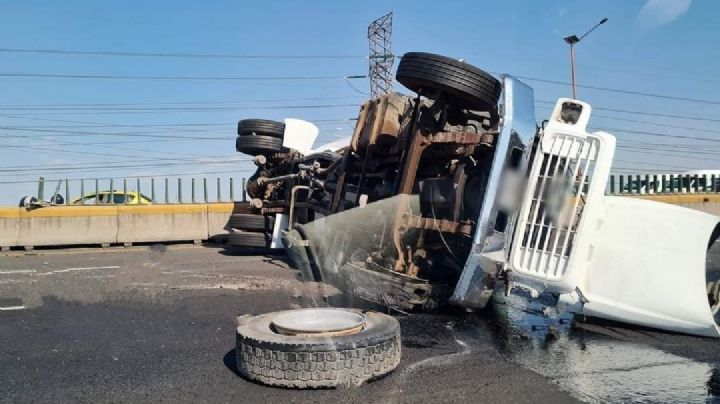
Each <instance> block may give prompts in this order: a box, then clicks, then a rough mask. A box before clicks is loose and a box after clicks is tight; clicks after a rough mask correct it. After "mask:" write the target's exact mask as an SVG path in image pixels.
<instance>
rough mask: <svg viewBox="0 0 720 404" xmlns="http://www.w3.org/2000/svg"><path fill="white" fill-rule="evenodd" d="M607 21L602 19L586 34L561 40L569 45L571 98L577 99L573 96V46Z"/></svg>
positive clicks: (574, 91) (574, 92)
mask: <svg viewBox="0 0 720 404" xmlns="http://www.w3.org/2000/svg"><path fill="white" fill-rule="evenodd" d="M607 21H608V19H607V18H603V19H602V20H600V22H599V23H597V24H595V25H594V26H593V27H592V28H590V29H589V30H588V31H587V32H586V33H584V34H582V35H580V37H578V36H577V35H570V36H566V37H565V38H563V40H564V41H565V43H567V44H568V45H570V79H571V82H572V94H573V98H577V97H576V95H575V94H576V90H575V44H577V43H578V42H580V41H581V40H582V39H583V38H585V37H586V36H588V34H589V33H591V32H593V31H594V30H595V28H597V27H599V26H600V25H602V24H605V23H606V22H607Z"/></svg>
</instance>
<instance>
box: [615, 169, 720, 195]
mask: <svg viewBox="0 0 720 404" xmlns="http://www.w3.org/2000/svg"><path fill="white" fill-rule="evenodd" d="M606 192H607V194H609V195H652V194H664V195H673V194H692V193H720V175H717V176H716V175H715V174H712V175H707V174H705V175H697V174H694V175H693V174H626V175H611V176H610V182H609V184H608V188H607V191H606Z"/></svg>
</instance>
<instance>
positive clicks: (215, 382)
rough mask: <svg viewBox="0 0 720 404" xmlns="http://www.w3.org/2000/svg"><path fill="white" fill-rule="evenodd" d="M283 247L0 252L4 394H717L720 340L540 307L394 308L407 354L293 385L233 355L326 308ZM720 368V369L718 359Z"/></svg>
mask: <svg viewBox="0 0 720 404" xmlns="http://www.w3.org/2000/svg"><path fill="white" fill-rule="evenodd" d="M334 293H335V292H334V291H333V290H332V289H323V290H322V291H319V289H318V288H317V287H316V286H315V285H313V284H302V283H299V282H297V280H296V274H295V272H294V271H293V270H292V269H290V268H288V266H287V264H286V263H285V262H284V261H283V260H282V257H275V256H268V255H262V254H260V255H253V254H251V252H245V253H243V252H242V251H237V252H233V253H228V252H225V251H224V250H222V249H218V248H212V247H194V246H173V247H156V248H146V247H133V248H127V249H108V250H100V249H94V250H80V251H51V252H39V253H38V254H37V255H21V254H14V255H0V307H2V308H4V309H3V311H0V375H1V376H0V401H2V402H47V401H57V402H70V401H72V402H98V401H112V402H158V401H161V402H169V401H173V402H190V401H192V402H230V401H234V402H272V401H275V402H365V403H366V402H383V403H385V402H388V403H395V402H397V403H404V402H408V403H410V402H413V403H417V402H450V401H455V402H478V401H498V402H538V401H542V402H558V403H562V402H575V401H578V400H583V401H595V402H607V401H665V402H672V401H675V402H693V401H698V402H700V401H702V402H705V401H707V400H713V399H714V397H715V396H714V395H715V394H720V372H719V371H718V369H720V350H718V347H720V343H718V342H717V341H715V340H710V339H703V338H696V337H689V336H681V335H672V334H666V333H661V332H656V331H652V330H646V329H638V328H632V327H627V326H622V325H618V324H606V323H580V324H577V325H576V326H575V327H572V328H571V327H570V325H569V324H570V322H569V321H568V320H569V318H567V317H564V316H562V315H560V316H549V317H548V316H547V315H542V314H540V313H541V312H542V310H541V308H539V307H536V305H532V304H531V305H528V304H527V302H526V301H525V300H523V297H522V296H521V295H520V296H513V297H511V298H510V299H508V300H504V299H498V302H497V304H495V305H494V306H493V307H492V308H489V309H487V310H485V311H483V312H481V313H443V314H432V315H429V314H422V315H420V314H413V315H410V316H401V317H399V319H400V321H401V326H402V332H403V359H402V363H401V365H400V367H399V368H398V369H397V370H396V371H395V372H394V373H392V374H391V375H389V376H388V377H385V378H383V379H380V380H377V381H374V382H372V383H369V384H367V385H364V386H362V387H359V388H350V389H345V388H343V389H338V390H306V391H300V390H287V389H277V388H269V387H265V386H262V385H259V384H255V383H252V382H249V381H246V380H244V379H243V378H241V377H240V376H238V375H237V372H236V369H235V365H234V351H233V350H234V343H235V338H234V324H235V317H236V316H237V315H238V314H247V313H262V312H268V311H273V310H281V309H286V308H294V307H301V306H313V305H322V304H323V295H324V294H330V295H332V294H334ZM716 364H717V365H718V367H716Z"/></svg>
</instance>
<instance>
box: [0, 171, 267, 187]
mask: <svg viewBox="0 0 720 404" xmlns="http://www.w3.org/2000/svg"><path fill="white" fill-rule="evenodd" d="M253 171H255V170H227V171H206V172H192V173H172V174H154V175H134V176H125V177H98V178H97V179H98V180H111V179H112V180H114V179H123V178H154V177H179V176H185V175H209V174H228V173H246V172H253ZM87 179H88V178H52V179H51V178H46V179H45V182H55V181H65V180H67V181H80V180H87ZM92 179H95V178H92ZM37 182H38V181H37V180H32V181H27V180H22V181H0V184H37Z"/></svg>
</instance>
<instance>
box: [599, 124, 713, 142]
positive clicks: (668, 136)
mask: <svg viewBox="0 0 720 404" xmlns="http://www.w3.org/2000/svg"><path fill="white" fill-rule="evenodd" d="M588 129H591V130H602V131H608V132H621V133H632V134H636V135H644V136H656V137H665V138H671V139H689V140H703V141H707V142H720V139H717V138H707V137H696V136H685V135H671V134H668V133H658V132H648V131H641V130H631V129H618V128H600V127H597V126H595V127H593V126H589V127H588Z"/></svg>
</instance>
